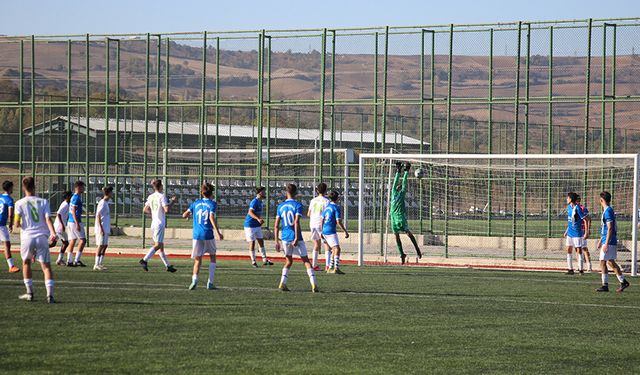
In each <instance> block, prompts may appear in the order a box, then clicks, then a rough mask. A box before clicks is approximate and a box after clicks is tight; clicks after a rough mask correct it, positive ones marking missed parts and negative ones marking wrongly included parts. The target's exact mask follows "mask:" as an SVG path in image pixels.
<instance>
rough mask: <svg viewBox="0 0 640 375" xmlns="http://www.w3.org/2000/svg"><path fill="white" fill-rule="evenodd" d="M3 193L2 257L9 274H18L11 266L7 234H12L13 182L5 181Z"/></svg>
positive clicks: (0, 200)
mask: <svg viewBox="0 0 640 375" xmlns="http://www.w3.org/2000/svg"><path fill="white" fill-rule="evenodd" d="M2 190H3V191H4V193H3V194H2V195H0V242H4V256H5V258H6V259H7V265H8V266H9V272H11V273H16V272H20V268H18V267H16V265H15V264H13V258H12V257H11V238H10V237H9V234H10V233H12V232H13V210H14V205H13V198H11V194H13V182H11V181H9V180H7V181H5V182H3V183H2Z"/></svg>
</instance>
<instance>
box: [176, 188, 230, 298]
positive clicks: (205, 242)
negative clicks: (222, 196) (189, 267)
mask: <svg viewBox="0 0 640 375" xmlns="http://www.w3.org/2000/svg"><path fill="white" fill-rule="evenodd" d="M200 194H201V195H202V198H200V199H198V200H196V201H194V202H193V203H192V204H191V206H189V208H188V209H187V210H186V211H185V212H184V213H183V214H182V217H184V218H189V217H193V241H192V250H191V259H193V276H192V277H191V285H189V290H194V289H195V288H196V286H198V274H199V273H200V264H202V257H203V256H204V254H205V253H208V254H209V259H210V261H211V263H209V280H208V281H207V289H209V290H212V289H215V285H214V283H213V280H214V276H215V273H216V239H215V237H214V235H213V233H214V232H213V231H214V230H215V232H216V233H217V234H218V238H219V239H220V240H221V241H222V240H223V239H224V237H223V235H222V233H220V229H219V228H218V222H217V221H216V209H217V208H218V204H217V203H216V201H214V200H213V199H212V196H213V185H211V184H210V183H204V184H202V186H201V187H200Z"/></svg>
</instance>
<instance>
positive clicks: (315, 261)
mask: <svg viewBox="0 0 640 375" xmlns="http://www.w3.org/2000/svg"><path fill="white" fill-rule="evenodd" d="M319 253H320V250H313V261H312V262H311V266H312V267H313V268H316V267H318V255H319Z"/></svg>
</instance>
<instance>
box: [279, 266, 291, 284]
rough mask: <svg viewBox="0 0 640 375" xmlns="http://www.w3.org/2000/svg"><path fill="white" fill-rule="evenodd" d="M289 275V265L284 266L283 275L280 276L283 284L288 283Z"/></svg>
mask: <svg viewBox="0 0 640 375" xmlns="http://www.w3.org/2000/svg"><path fill="white" fill-rule="evenodd" d="M288 275H289V269H288V268H287V267H284V268H283V269H282V277H281V278H280V284H282V285H286V284H287V278H288Z"/></svg>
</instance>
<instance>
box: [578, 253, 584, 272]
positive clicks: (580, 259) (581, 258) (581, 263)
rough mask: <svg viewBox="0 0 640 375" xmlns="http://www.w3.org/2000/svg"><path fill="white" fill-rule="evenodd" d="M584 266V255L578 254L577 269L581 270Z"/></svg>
mask: <svg viewBox="0 0 640 375" xmlns="http://www.w3.org/2000/svg"><path fill="white" fill-rule="evenodd" d="M583 267H584V255H583V254H578V271H582V270H583Z"/></svg>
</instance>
